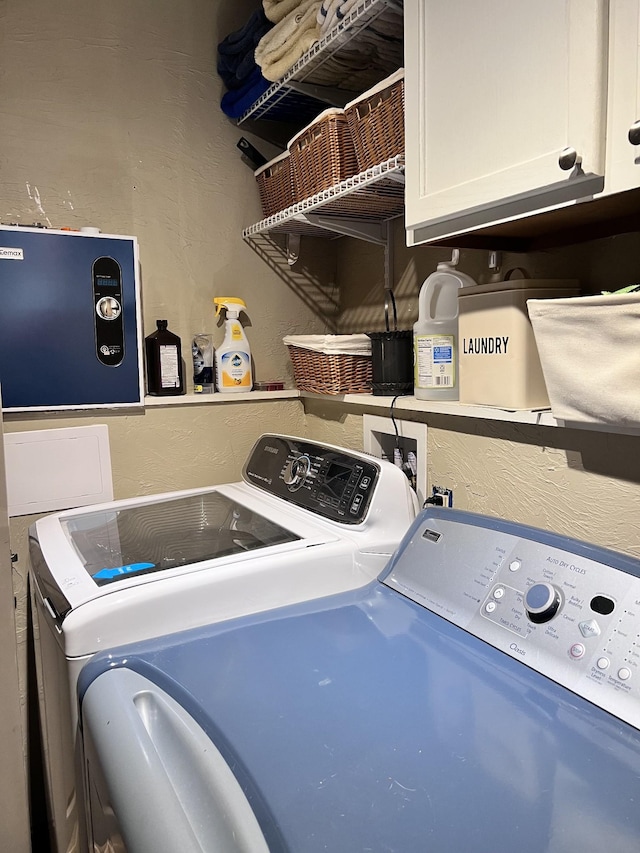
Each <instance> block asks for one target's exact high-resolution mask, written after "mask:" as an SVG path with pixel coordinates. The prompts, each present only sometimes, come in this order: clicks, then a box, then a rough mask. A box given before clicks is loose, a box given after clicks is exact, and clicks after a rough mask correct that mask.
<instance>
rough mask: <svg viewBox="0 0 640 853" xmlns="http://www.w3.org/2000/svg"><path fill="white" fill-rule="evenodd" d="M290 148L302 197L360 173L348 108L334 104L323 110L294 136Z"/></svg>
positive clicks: (294, 184)
mask: <svg viewBox="0 0 640 853" xmlns="http://www.w3.org/2000/svg"><path fill="white" fill-rule="evenodd" d="M287 148H288V150H289V152H290V154H291V170H292V173H293V186H294V192H295V194H296V197H297V199H298V200H300V201H301V200H302V199H305V198H310V197H311V196H313V195H316V193H319V192H321V191H322V190H327V189H329V187H333V186H335V185H336V184H339V183H340V182H341V181H344V180H346V179H347V178H350V177H352V176H353V175H357V174H358V161H357V158H356V152H355V148H354V147H353V140H352V138H351V131H350V130H349V124H348V122H347V118H346V116H345V114H344V110H341V109H338V108H331V109H329V110H325V111H324V112H323V113H320V115H319V116H318V117H317V118H316V119H314V121H313V122H312V123H311V124H310V125H308V126H307V127H305V128H304V129H303V130H301V131H300V133H298V134H296V136H294V137H293V139H292V140H291V141H290V142H289V144H288V146H287Z"/></svg>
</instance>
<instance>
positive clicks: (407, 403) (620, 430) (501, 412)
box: [300, 391, 640, 435]
mask: <svg viewBox="0 0 640 853" xmlns="http://www.w3.org/2000/svg"><path fill="white" fill-rule="evenodd" d="M300 397H301V398H302V399H303V400H304V399H309V400H324V401H325V402H333V403H338V404H340V405H343V406H344V405H349V406H356V407H360V408H369V409H383V410H387V411H389V412H390V411H391V403H392V402H393V413H394V415H396V414H401V413H402V412H405V413H412V412H414V413H422V414H436V415H450V416H452V417H462V418H478V419H480V420H485V421H504V422H507V423H513V424H531V425H532V426H545V427H561V428H567V429H582V430H591V431H596V432H607V433H614V434H616V435H618V434H622V435H640V424H638V426H637V427H630V426H626V425H622V424H604V423H588V422H583V421H571V422H568V421H561V420H557V419H556V418H555V417H554V416H553V415H552V414H551V410H550V409H516V410H511V409H499V408H497V407H494V406H477V405H472V404H468V403H457V402H443V403H438V402H435V401H428V400H417V399H416V398H415V397H413V396H399V397H386V396H385V397H378V396H375V395H373V394H339V395H331V394H315V393H312V392H310V391H301V392H300ZM394 401H395V402H394Z"/></svg>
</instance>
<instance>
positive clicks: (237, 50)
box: [218, 8, 273, 56]
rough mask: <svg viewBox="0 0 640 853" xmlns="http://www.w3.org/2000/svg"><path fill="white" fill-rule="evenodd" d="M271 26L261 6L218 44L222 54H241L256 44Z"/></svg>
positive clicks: (219, 51)
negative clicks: (244, 22) (241, 25)
mask: <svg viewBox="0 0 640 853" xmlns="http://www.w3.org/2000/svg"><path fill="white" fill-rule="evenodd" d="M272 26H273V23H272V22H271V21H269V20H268V19H267V17H266V15H265V14H264V10H263V9H262V8H259V9H256V10H255V12H254V13H253V14H252V15H251V17H250V18H249V20H248V21H247V23H246V24H245V25H244V26H243V27H241V29H239V30H236V31H235V32H233V33H230V34H229V35H228V36H227V37H226V38H225V39H223V40H222V41H221V42H220V44H219V45H218V53H219V54H222V55H223V56H233V55H238V54H239V55H243V54H245V53H247V51H249V50H253V48H254V47H255V46H256V45H257V44H258V42H259V41H260V39H261V38H262V36H263V35H264V34H265V33H266V32H267V31H268V30H269V29H271V27H272Z"/></svg>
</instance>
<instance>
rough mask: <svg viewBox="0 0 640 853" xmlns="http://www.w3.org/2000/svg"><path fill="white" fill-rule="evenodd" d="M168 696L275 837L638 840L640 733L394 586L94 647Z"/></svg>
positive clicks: (286, 840) (397, 847)
mask: <svg viewBox="0 0 640 853" xmlns="http://www.w3.org/2000/svg"><path fill="white" fill-rule="evenodd" d="M114 667H115V668H116V669H117V667H127V668H129V669H132V670H134V671H136V672H138V673H140V674H141V675H143V676H145V678H147V679H149V681H150V682H151V683H153V684H155V685H157V686H158V687H159V688H161V689H162V690H164V691H166V692H167V693H168V694H169V695H171V696H172V697H173V698H174V699H175V700H176V701H177V702H178V703H179V704H180V705H181V706H182V707H183V708H184V709H185V710H186V711H187V712H188V713H189V714H190V715H191V716H192V717H193V719H194V720H195V721H196V722H197V723H198V724H199V725H200V726H201V727H202V728H203V729H204V730H205V731H206V733H207V734H208V735H209V737H210V738H211V740H212V741H213V742H214V743H215V745H216V747H217V749H218V750H220V752H221V753H222V755H223V756H224V758H225V759H226V761H227V763H228V765H229V767H230V768H232V770H233V772H234V773H235V776H236V778H237V779H238V781H239V783H240V785H241V787H242V789H243V791H244V793H245V795H246V797H247V799H248V800H249V802H250V804H251V806H252V808H253V811H254V813H255V814H256V817H257V819H258V821H259V824H260V827H261V829H262V832H263V833H264V836H265V838H266V840H267V843H268V845H269V849H270V850H271V851H272V853H277V851H282V853H285V851H286V853H292V851H296V853H297V851H304V853H320V851H322V853H325V851H327V850H330V851H332V853H354V851H356V850H363V851H367V850H370V851H376V853H379V851H391V850H393V851H396V853H417V851H429V853H457V851H474V853H479V852H480V851H487V853H513V851H518V853H542V851H549V853H550V851H553V853H575V851H576V850H580V851H594V853H595V851H598V853H601V851H603V850H607V851H616V853H621V851H628V853H631V851H634V853H635V852H636V851H637V850H638V847H639V845H640V809H639V808H638V794H639V793H640V782H639V773H640V733H639V732H638V731H637V730H635V729H634V728H633V727H631V726H629V725H627V724H625V723H623V722H621V721H620V720H618V719H616V718H614V717H613V716H611V715H610V714H608V713H607V712H605V711H603V710H601V709H600V708H598V707H596V706H594V705H592V704H591V703H589V702H587V701H586V700H585V699H582V698H581V697H579V696H577V695H575V694H573V693H571V692H570V691H568V690H567V689H565V688H563V687H561V686H559V685H558V684H555V683H554V682H552V681H551V680H549V679H548V678H546V677H545V676H543V675H540V674H539V673H537V672H535V671H533V670H531V669H529V668H528V667H525V666H523V665H522V664H521V663H520V662H519V661H517V660H515V659H513V658H510V657H509V656H507V655H505V654H503V653H502V652H500V651H498V650H496V649H494V648H493V647H491V646H490V645H488V644H486V643H484V642H483V641H481V640H479V639H477V638H476V637H474V636H472V635H470V634H468V633H467V632H465V631H464V630H462V629H460V628H458V627H457V626H455V625H453V624H451V623H449V622H448V621H446V620H444V619H442V618H440V617H439V616H437V615H435V614H433V613H431V612H430V611H428V610H425V609H424V608H422V607H421V606H419V605H418V604H416V603H415V602H413V601H410V600H408V599H406V598H404V597H403V596H401V595H400V594H398V593H397V592H396V591H395V590H392V589H389V588H387V587H385V586H383V585H381V584H379V583H375V584H373V585H371V586H370V587H368V588H366V589H365V590H364V591H361V592H352V593H346V594H343V595H340V596H335V597H332V598H327V599H324V600H322V601H318V602H316V603H315V604H310V605H309V604H308V605H304V606H303V605H299V606H294V607H291V608H287V609H284V610H281V611H278V612H276V613H272V614H270V615H262V616H257V617H247V618H243V619H239V620H234V621H233V622H229V623H226V624H225V623H222V624H218V625H216V626H212V627H210V628H208V629H204V630H203V629H199V630H196V631H191V632H185V633H184V634H179V635H174V636H173V637H169V638H164V639H162V640H158V641H150V642H147V643H144V644H142V645H140V646H138V647H129V648H125V649H123V650H122V652H121V653H120V652H118V653H112V654H111V655H104V656H102V657H99V658H97V659H94V661H93V662H92V663H90V664H89V666H88V667H87V668H85V671H84V672H83V676H82V678H81V685H80V690H81V693H82V691H84V690H85V689H87V687H88V686H89V685H90V683H91V681H92V680H93V679H94V678H96V677H97V676H99V675H100V673H102V672H104V670H105V669H113V668H114Z"/></svg>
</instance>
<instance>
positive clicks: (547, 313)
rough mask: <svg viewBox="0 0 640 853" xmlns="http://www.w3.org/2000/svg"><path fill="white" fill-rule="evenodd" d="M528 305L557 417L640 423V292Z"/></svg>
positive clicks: (594, 421) (550, 398) (574, 419)
mask: <svg viewBox="0 0 640 853" xmlns="http://www.w3.org/2000/svg"><path fill="white" fill-rule="evenodd" d="M527 307H528V309H529V317H530V319H531V325H532V327H533V332H534V335H535V338H536V344H537V347H538V353H539V355H540V363H541V365H542V372H543V374H544V379H545V383H546V386H547V391H548V393H549V401H550V403H551V412H552V413H553V415H554V416H555V417H556V418H558V419H559V420H565V421H581V422H590V423H605V424H627V425H632V424H640V294H638V293H633V294H625V293H620V294H608V295H604V296H582V297H578V298H570V299H549V300H547V299H530V300H529V301H528V302H527Z"/></svg>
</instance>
